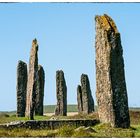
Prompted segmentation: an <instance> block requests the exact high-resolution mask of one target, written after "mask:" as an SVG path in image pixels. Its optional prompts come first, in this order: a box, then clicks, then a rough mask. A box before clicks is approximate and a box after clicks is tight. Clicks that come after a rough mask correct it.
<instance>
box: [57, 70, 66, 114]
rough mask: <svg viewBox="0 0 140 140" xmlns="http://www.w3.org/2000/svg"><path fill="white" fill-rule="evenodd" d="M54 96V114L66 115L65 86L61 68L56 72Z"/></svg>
mask: <svg viewBox="0 0 140 140" xmlns="http://www.w3.org/2000/svg"><path fill="white" fill-rule="evenodd" d="M56 97H57V105H56V109H55V115H61V116H66V115H67V86H66V81H65V78H64V73H63V71H62V70H60V71H57V72H56Z"/></svg>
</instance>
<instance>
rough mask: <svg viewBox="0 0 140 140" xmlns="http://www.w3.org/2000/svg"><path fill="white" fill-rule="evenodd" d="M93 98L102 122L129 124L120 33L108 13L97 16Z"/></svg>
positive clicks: (116, 124)
mask: <svg viewBox="0 0 140 140" xmlns="http://www.w3.org/2000/svg"><path fill="white" fill-rule="evenodd" d="M95 20H96V45H95V49H96V97H97V103H98V113H99V118H100V121H101V122H104V123H111V125H112V126H113V127H125V128H127V127H129V126H130V118H129V111H128V98H127V89H126V82H125V74H124V60H123V50H122V46H121V39H120V33H119V32H118V30H117V27H116V25H115V23H114V21H113V20H112V19H111V18H110V17H109V16H107V15H103V16H96V18H95Z"/></svg>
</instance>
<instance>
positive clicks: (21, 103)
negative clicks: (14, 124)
mask: <svg viewBox="0 0 140 140" xmlns="http://www.w3.org/2000/svg"><path fill="white" fill-rule="evenodd" d="M26 88H27V64H26V63H24V62H23V61H21V60H20V61H18V65H17V86H16V89H17V117H24V116H25V108H26Z"/></svg>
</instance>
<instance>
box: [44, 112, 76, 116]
mask: <svg viewBox="0 0 140 140" xmlns="http://www.w3.org/2000/svg"><path fill="white" fill-rule="evenodd" d="M77 114H78V112H68V113H67V116H74V115H77ZM44 115H45V116H53V115H54V113H46V114H44Z"/></svg>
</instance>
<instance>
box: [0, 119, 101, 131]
mask: <svg viewBox="0 0 140 140" xmlns="http://www.w3.org/2000/svg"><path fill="white" fill-rule="evenodd" d="M98 123H99V120H86V119H78V120H72V119H65V120H29V121H13V122H10V123H5V124H0V128H2V129H3V128H4V129H13V128H30V129H42V128H48V129H57V128H60V127H61V126H62V125H75V126H76V127H79V126H85V127H88V126H94V125H95V124H98Z"/></svg>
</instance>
